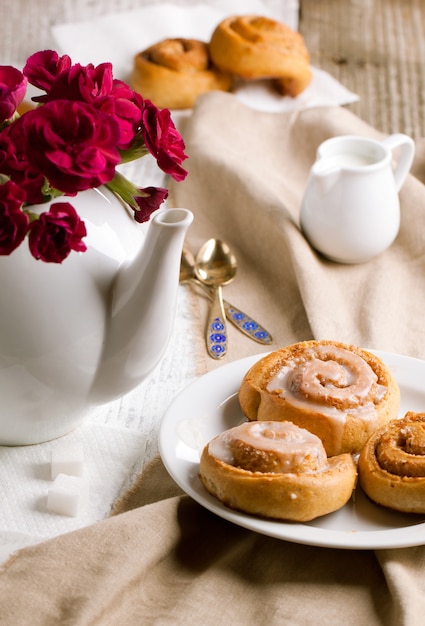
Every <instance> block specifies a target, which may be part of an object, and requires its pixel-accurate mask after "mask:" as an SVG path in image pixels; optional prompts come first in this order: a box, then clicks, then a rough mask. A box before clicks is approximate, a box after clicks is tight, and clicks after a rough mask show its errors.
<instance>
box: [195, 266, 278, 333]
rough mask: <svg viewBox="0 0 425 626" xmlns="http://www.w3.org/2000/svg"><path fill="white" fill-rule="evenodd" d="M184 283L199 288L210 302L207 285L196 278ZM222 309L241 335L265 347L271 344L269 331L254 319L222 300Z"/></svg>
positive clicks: (209, 290)
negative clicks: (189, 283)
mask: <svg viewBox="0 0 425 626" xmlns="http://www.w3.org/2000/svg"><path fill="white" fill-rule="evenodd" d="M186 282H191V283H193V284H194V285H196V286H197V287H200V288H201V289H202V291H203V292H204V293H205V295H206V296H208V298H209V299H210V300H211V298H212V295H211V289H210V288H209V287H208V286H207V285H205V284H204V283H201V281H200V280H198V279H197V278H191V279H190V280H189V281H186ZM223 309H224V313H225V315H226V317H227V319H228V320H229V322H231V323H232V324H233V325H234V326H236V328H237V329H238V330H240V331H241V333H243V334H244V335H246V336H247V337H249V338H250V339H253V340H254V341H257V342H258V343H262V344H265V345H270V344H271V343H273V337H272V336H271V334H270V333H269V331H268V330H266V329H265V328H264V326H261V324H259V323H258V322H256V321H255V319H253V318H252V317H250V316H249V315H247V314H246V313H244V312H243V311H241V310H240V309H238V308H237V307H235V305H234V304H230V302H227V300H223Z"/></svg>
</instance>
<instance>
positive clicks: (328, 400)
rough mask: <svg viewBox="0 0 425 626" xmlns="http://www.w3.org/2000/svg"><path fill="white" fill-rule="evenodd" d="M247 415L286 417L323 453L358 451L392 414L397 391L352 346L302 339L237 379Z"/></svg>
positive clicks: (382, 368)
mask: <svg viewBox="0 0 425 626" xmlns="http://www.w3.org/2000/svg"><path fill="white" fill-rule="evenodd" d="M239 402H240V405H241V408H242V411H243V413H244V414H245V416H246V417H247V418H248V419H249V420H251V421H252V420H259V421H270V420H273V421H278V422H280V421H291V422H293V423H294V424H296V425H297V426H300V427H301V428H306V429H307V430H309V431H310V432H312V433H314V434H315V435H317V436H318V437H319V438H320V439H321V440H322V441H323V445H324V447H325V450H326V452H327V454H328V455H329V456H334V455H336V454H341V453H344V452H349V453H351V454H355V453H358V452H360V451H361V449H362V448H363V446H364V444H365V443H366V441H367V439H368V438H369V437H370V435H371V434H372V433H373V432H374V431H375V430H376V429H377V428H379V427H380V426H382V425H383V424H386V423H387V422H388V421H389V420H392V419H394V418H396V417H397V414H398V410H399V405H400V390H399V387H398V385H397V383H396V381H395V380H394V378H393V376H392V374H391V372H390V370H389V369H388V367H387V366H386V365H385V363H384V362H383V361H382V360H381V359H379V358H378V357H377V356H375V355H374V354H372V353H370V352H368V351H366V350H362V349H360V348H357V347H356V346H352V345H348V344H343V343H338V342H334V341H305V342H301V343H296V344H293V345H291V346H287V347H286V348H282V349H280V350H276V351H275V352H271V353H270V354H268V355H267V356H265V357H264V358H262V359H261V360H259V361H258V362H257V363H255V364H254V365H253V366H252V367H251V368H250V370H249V371H248V372H247V373H246V375H245V376H244V378H243V381H242V384H241V386H240V389H239Z"/></svg>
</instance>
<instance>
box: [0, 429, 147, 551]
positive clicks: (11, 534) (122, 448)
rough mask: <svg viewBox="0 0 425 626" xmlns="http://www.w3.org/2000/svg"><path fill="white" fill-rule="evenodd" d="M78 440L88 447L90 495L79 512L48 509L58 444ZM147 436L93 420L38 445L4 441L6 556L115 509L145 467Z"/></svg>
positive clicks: (0, 502)
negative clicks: (71, 513)
mask: <svg viewBox="0 0 425 626" xmlns="http://www.w3.org/2000/svg"><path fill="white" fill-rule="evenodd" d="M68 442H78V443H79V444H80V445H81V446H82V448H83V452H84V479H85V480H86V481H87V484H88V488H89V499H88V502H87V503H85V504H84V505H83V506H82V508H81V510H80V511H79V512H78V515H77V516H76V517H67V516H65V515H57V514H54V513H51V512H49V511H48V510H47V494H48V491H49V489H50V488H51V486H52V484H53V483H52V479H51V454H52V450H53V449H54V447H55V446H58V445H61V446H62V445H64V444H66V443H68ZM144 447H145V442H144V436H143V434H142V433H139V432H137V431H134V430H127V429H125V428H116V427H111V426H106V425H100V424H97V423H96V422H95V421H94V423H93V422H92V421H88V422H86V423H84V424H83V425H82V426H80V427H79V428H77V429H76V430H74V431H73V432H72V433H70V434H68V435H65V436H64V437H61V438H59V439H56V440H53V441H49V442H47V443H42V444H38V445H32V446H18V447H6V446H2V447H0V464H1V475H2V479H1V481H0V544H2V545H1V548H0V560H1V558H2V556H3V557H5V556H7V554H8V553H9V552H10V551H12V550H15V549H16V548H17V547H22V546H24V545H28V544H31V543H36V542H37V541H42V540H43V539H47V538H50V537H54V536H57V535H60V534H62V533H65V532H68V531H71V530H75V529H77V528H82V527H83V526H87V525H88V524H91V523H93V522H95V521H97V520H99V519H102V518H104V517H105V516H106V515H108V514H109V512H110V508H111V504H112V502H113V501H114V499H115V498H116V496H117V495H118V494H119V493H120V491H121V490H122V489H123V488H124V487H126V486H128V483H129V481H130V480H131V476H132V475H133V474H134V472H137V471H138V469H139V468H140V463H141V461H142V458H143V451H144Z"/></svg>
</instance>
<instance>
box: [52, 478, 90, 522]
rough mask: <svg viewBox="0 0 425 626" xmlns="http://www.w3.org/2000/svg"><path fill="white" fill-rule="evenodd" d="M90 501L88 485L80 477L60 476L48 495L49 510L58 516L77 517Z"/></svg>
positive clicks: (55, 480)
mask: <svg viewBox="0 0 425 626" xmlns="http://www.w3.org/2000/svg"><path fill="white" fill-rule="evenodd" d="M87 500H88V484H87V481H86V480H85V479H84V478H81V477H80V476H68V475H66V474H58V475H57V476H56V478H55V479H54V481H53V484H52V486H51V487H50V489H49V491H48V494H47V510H48V511H49V512H50V513H57V514H58V515H68V517H77V515H78V512H79V510H80V509H81V507H82V506H83V505H84V504H85V503H86V502H87Z"/></svg>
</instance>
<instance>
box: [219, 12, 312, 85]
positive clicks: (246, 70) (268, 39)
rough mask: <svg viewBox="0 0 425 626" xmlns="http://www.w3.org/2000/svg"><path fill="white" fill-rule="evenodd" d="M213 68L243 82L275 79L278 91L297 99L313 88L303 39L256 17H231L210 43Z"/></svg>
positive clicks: (270, 21) (307, 54)
mask: <svg viewBox="0 0 425 626" xmlns="http://www.w3.org/2000/svg"><path fill="white" fill-rule="evenodd" d="M209 47H210V55H211V58H212V60H213V62H214V64H215V65H216V66H217V67H219V68H220V69H221V70H223V71H224V72H230V73H231V74H234V75H235V76H239V77H240V78H244V79H258V78H273V79H276V84H277V85H278V88H279V91H280V92H281V93H283V94H287V95H289V96H293V97H295V96H297V95H299V94H300V93H301V92H302V91H304V89H305V88H306V87H307V86H308V85H309V84H310V82H311V79H312V73H311V69H310V54H309V52H308V50H307V48H306V45H305V43H304V39H303V37H302V35H301V34H300V33H299V32H297V31H294V30H292V29H291V28H290V27H289V26H287V25H286V24H283V23H281V22H278V21H276V20H273V19H270V18H268V17H261V16H257V15H246V16H231V17H227V18H226V19H224V20H223V21H221V22H220V23H219V24H218V26H217V27H216V28H215V30H214V32H213V34H212V37H211V41H210V46H209Z"/></svg>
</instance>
